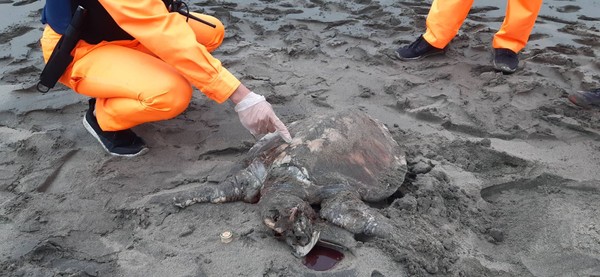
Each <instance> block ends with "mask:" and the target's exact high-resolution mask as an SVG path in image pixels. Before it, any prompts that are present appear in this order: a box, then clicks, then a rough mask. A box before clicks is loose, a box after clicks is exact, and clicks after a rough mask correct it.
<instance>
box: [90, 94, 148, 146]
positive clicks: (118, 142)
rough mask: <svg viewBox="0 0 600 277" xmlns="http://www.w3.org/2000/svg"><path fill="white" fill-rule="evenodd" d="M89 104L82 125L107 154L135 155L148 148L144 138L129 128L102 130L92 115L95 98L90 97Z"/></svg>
mask: <svg viewBox="0 0 600 277" xmlns="http://www.w3.org/2000/svg"><path fill="white" fill-rule="evenodd" d="M89 105H90V107H89V109H88V111H87V112H86V113H85V116H84V117H83V126H84V127H85V129H87V130H88V132H90V134H92V136H94V137H95V138H96V139H97V140H98V141H99V142H100V145H102V147H103V148H104V150H106V151H107V152H108V153H109V154H111V155H113V156H121V157H135V156H138V155H140V154H143V153H145V152H146V151H147V150H148V148H147V147H146V144H145V143H144V140H143V139H142V138H140V137H138V136H137V135H136V134H135V133H134V132H133V131H131V130H130V129H127V130H122V131H114V132H109V131H102V129H100V125H98V121H97V120H96V116H95V115H94V108H95V105H96V99H94V98H92V99H90V100H89Z"/></svg>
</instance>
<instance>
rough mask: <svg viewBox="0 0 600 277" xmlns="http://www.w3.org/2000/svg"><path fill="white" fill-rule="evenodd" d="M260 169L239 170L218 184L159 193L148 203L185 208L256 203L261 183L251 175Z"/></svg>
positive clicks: (256, 166) (255, 166) (255, 167)
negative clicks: (196, 205) (232, 203)
mask: <svg viewBox="0 0 600 277" xmlns="http://www.w3.org/2000/svg"><path fill="white" fill-rule="evenodd" d="M257 168H260V167H259V166H258V165H254V167H249V168H247V169H244V170H241V171H239V172H238V173H236V174H235V175H232V176H229V177H227V178H226V179H225V180H224V181H222V182H220V183H218V184H205V185H202V186H196V187H193V188H191V189H185V190H181V189H176V191H174V192H167V193H161V194H160V195H155V196H153V197H152V198H151V199H150V201H149V203H154V204H164V203H173V204H174V205H175V206H177V207H180V208H185V207H187V206H190V205H192V204H195V203H226V202H235V201H244V202H247V203H256V202H258V198H259V196H260V193H259V192H260V188H261V187H262V181H263V180H261V179H260V178H259V177H257V176H256V175H255V174H253V171H256V169H257Z"/></svg>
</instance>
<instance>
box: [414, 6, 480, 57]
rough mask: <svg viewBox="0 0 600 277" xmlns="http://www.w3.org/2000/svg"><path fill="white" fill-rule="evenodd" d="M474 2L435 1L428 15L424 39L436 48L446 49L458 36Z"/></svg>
mask: <svg viewBox="0 0 600 277" xmlns="http://www.w3.org/2000/svg"><path fill="white" fill-rule="evenodd" d="M472 5H473V0H435V1H433V3H432V4H431V9H430V10H429V14H428V15H427V22H426V24H427V30H426V31H425V34H424V35H423V38H424V39H425V40H426V41H427V42H428V43H429V44H431V45H432V46H433V47H435V48H444V47H446V45H448V43H450V41H451V40H452V39H453V38H454V37H455V36H456V34H458V30H459V29H460V26H461V25H462V24H463V22H464V21H465V19H466V18H467V15H468V14H469V10H471V6H472Z"/></svg>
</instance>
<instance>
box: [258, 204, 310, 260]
mask: <svg viewBox="0 0 600 277" xmlns="http://www.w3.org/2000/svg"><path fill="white" fill-rule="evenodd" d="M302 206H303V205H300V207H298V206H297V207H294V208H291V209H290V210H289V213H288V214H287V215H286V216H284V217H281V216H278V217H266V218H265V219H264V223H265V225H267V227H269V228H271V229H272V230H274V231H275V232H276V233H277V235H278V236H280V237H282V238H283V239H284V240H285V242H286V243H287V244H288V245H289V246H290V247H292V249H293V252H292V253H293V254H294V255H295V256H296V257H304V256H306V254H308V252H310V250H312V249H313V247H314V246H315V245H316V244H317V241H318V240H319V232H318V231H317V230H315V228H314V224H313V222H314V218H315V213H314V211H313V210H312V208H310V206H309V207H308V208H309V209H310V210H306V209H302ZM280 215H281V214H280Z"/></svg>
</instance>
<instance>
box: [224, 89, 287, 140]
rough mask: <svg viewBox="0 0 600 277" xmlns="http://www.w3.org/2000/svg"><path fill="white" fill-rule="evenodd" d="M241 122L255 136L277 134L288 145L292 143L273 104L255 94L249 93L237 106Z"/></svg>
mask: <svg viewBox="0 0 600 277" xmlns="http://www.w3.org/2000/svg"><path fill="white" fill-rule="evenodd" d="M235 111H236V112H237V113H238V116H239V117H240V122H241V123H242V125H244V127H246V129H248V131H250V133H251V134H252V135H253V136H257V135H263V134H267V133H272V132H277V133H279V135H280V136H281V137H282V138H283V140H285V141H286V142H287V143H290V142H291V141H292V136H291V135H290V132H289V131H288V129H287V128H286V127H285V125H284V124H283V122H281V120H279V118H278V117H277V115H275V111H273V108H272V107H271V104H269V103H268V102H267V100H265V97H264V96H262V95H258V94H256V93H254V92H250V93H248V95H246V96H245V97H244V98H243V99H242V101H240V102H239V103H237V105H235Z"/></svg>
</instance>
